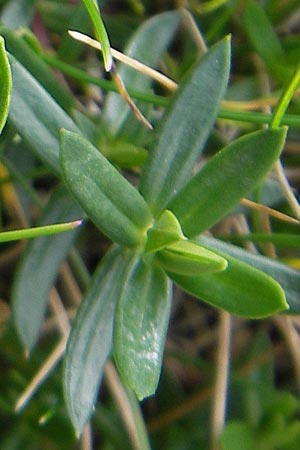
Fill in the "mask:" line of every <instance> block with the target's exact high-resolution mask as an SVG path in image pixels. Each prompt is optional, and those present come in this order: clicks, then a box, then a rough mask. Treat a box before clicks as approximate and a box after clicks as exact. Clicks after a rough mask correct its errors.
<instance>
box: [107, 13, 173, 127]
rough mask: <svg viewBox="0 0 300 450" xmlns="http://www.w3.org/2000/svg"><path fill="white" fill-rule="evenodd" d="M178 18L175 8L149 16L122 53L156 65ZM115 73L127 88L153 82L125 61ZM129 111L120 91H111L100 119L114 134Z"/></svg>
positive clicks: (145, 88)
mask: <svg viewBox="0 0 300 450" xmlns="http://www.w3.org/2000/svg"><path fill="white" fill-rule="evenodd" d="M179 19H180V16H179V14H178V12H174V11H172V12H165V13H162V14H159V15H157V16H154V17H152V18H151V19H149V20H148V21H147V22H145V23H144V24H143V25H142V26H141V27H140V28H139V29H138V30H137V32H136V33H134V35H133V36H132V38H131V40H130V42H129V44H128V45H127V46H126V48H125V50H124V53H125V54H126V55H128V56H131V57H132V58H135V59H137V60H139V61H141V62H143V63H144V64H147V65H149V66H150V67H153V68H156V67H157V66H158V64H159V62H160V60H161V58H162V56H163V54H164V52H165V51H166V50H167V47H168V45H169V44H170V41H171V39H172V37H173V36H174V33H175V31H176V29H177V27H178V24H179ZM154 41H155V43H154ZM118 73H119V75H120V76H121V77H122V80H123V82H124V84H125V86H126V88H134V89H135V90H138V91H141V92H143V91H147V90H148V89H149V88H150V86H151V84H152V80H151V79H150V78H149V77H147V76H145V75H143V74H141V73H140V72H137V71H136V70H134V69H132V68H130V67H127V66H125V65H119V66H118ZM129 114H130V110H129V108H128V105H126V103H125V102H124V100H123V99H122V98H121V97H120V95H118V94H115V93H111V94H109V95H108V96H107V99H106V102H105V106H104V109H103V119H104V121H105V122H106V124H107V126H108V127H109V129H110V131H111V132H112V133H113V134H114V135H116V134H118V133H119V132H120V130H121V128H122V126H123V125H124V122H125V121H126V119H127V117H128V116H129Z"/></svg>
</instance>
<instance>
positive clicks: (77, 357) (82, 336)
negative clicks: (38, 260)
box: [64, 247, 131, 434]
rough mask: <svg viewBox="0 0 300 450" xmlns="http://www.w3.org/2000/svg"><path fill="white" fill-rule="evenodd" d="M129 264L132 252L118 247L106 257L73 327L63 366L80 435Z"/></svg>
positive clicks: (109, 341) (108, 346) (108, 345)
mask: <svg viewBox="0 0 300 450" xmlns="http://www.w3.org/2000/svg"><path fill="white" fill-rule="evenodd" d="M130 260H131V252H130V251H127V253H125V252H122V251H121V250H120V248H119V247H118V248H113V249H112V250H111V251H110V252H109V253H108V254H107V255H106V256H105V258H104V260H103V261H102V262H101V263H100V266H99V269H98V270H97V271H96V273H95V275H94V277H93V280H92V283H91V285H90V289H89V291H88V293H87V296H86V298H84V299H83V301H82V303H81V305H80V307H79V310H78V312H77V315H76V318H75V321H74V323H73V326H72V331H71V334H70V337H69V340H68V345H67V352H66V359H65V366H64V391H65V398H66V403H67V407H68V410H69V414H70V417H71V420H72V423H73V425H74V428H75V430H76V432H77V433H78V434H81V432H82V430H83V428H84V426H85V424H86V422H87V421H88V420H89V417H90V415H91V413H92V410H93V406H94V402H95V400H96V396H97V392H98V387H99V384H100V381H101V378H102V375H103V370H104V366H105V363H106V361H107V358H108V356H109V354H110V352H111V346H112V333H113V320H114V311H115V306H116V301H117V299H118V298H119V296H120V293H121V292H122V289H123V286H124V283H125V281H126V277H127V267H128V264H129V263H130Z"/></svg>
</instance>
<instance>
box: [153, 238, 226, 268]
mask: <svg viewBox="0 0 300 450" xmlns="http://www.w3.org/2000/svg"><path fill="white" fill-rule="evenodd" d="M155 259H156V261H157V262H158V263H159V265H160V266H161V267H163V268H164V269H165V270H166V271H167V272H174V273H177V274H180V275H187V276H195V275H198V274H201V273H203V272H205V273H206V272H219V271H222V270H225V269H226V267H227V261H226V259H224V258H222V257H220V256H218V255H217V254H215V253H214V252H211V251H209V250H207V249H205V248H204V247H202V246H200V245H198V244H196V243H194V242H191V241H187V240H184V239H181V240H180V241H177V242H175V243H173V244H171V245H168V246H167V247H166V248H164V249H163V250H160V251H159V252H157V253H156V255H155Z"/></svg>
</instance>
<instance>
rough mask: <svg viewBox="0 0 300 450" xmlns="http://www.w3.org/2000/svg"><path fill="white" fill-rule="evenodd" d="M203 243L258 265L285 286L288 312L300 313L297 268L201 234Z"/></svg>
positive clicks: (298, 274)
mask: <svg viewBox="0 0 300 450" xmlns="http://www.w3.org/2000/svg"><path fill="white" fill-rule="evenodd" d="M198 241H199V242H200V243H201V244H204V245H205V246H206V247H207V248H209V249H210V250H212V251H215V250H219V251H221V252H222V253H224V254H228V255H232V256H234V257H236V258H239V259H240V260H242V261H244V262H246V263H247V264H250V265H251V266H252V267H256V268H257V269H259V270H262V271H263V272H265V273H266V274H268V275H270V276H271V277H273V278H274V279H275V280H276V281H277V282H278V283H280V285H281V287H282V288H283V290H284V292H285V295H286V300H287V303H288V305H289V309H288V311H287V313H289V314H299V313H300V298H299V292H300V273H299V271H297V270H294V269H292V268H291V267H288V266H286V265H284V264H281V263H280V262H278V261H274V260H272V259H270V258H266V257H265V256H261V255H253V254H252V253H250V252H248V251H246V250H244V249H242V248H240V247H237V246H235V245H231V244H228V243H225V242H222V241H220V240H219V239H213V238H207V237H204V236H201V238H199V239H198Z"/></svg>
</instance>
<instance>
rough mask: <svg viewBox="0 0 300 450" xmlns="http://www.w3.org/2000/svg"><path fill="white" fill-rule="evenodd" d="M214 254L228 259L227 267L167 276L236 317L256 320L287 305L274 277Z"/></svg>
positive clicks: (232, 259) (224, 254)
mask: <svg viewBox="0 0 300 450" xmlns="http://www.w3.org/2000/svg"><path fill="white" fill-rule="evenodd" d="M216 253H217V254H218V255H219V256H221V257H223V258H225V259H226V260H227V262H228V267H227V269H226V270H224V271H222V272H217V273H206V274H204V275H200V276H194V277H189V276H184V275H177V274H174V273H169V276H170V277H171V278H172V280H173V281H174V282H175V283H176V284H178V285H179V286H180V287H181V288H183V289H184V290H185V291H187V292H189V293H190V294H192V295H194V296H195V297H196V298H199V299H201V300H203V301H205V302H207V303H209V304H211V305H213V306H217V307H218V308H222V309H225V310H226V311H228V312H230V313H232V314H236V315H238V316H242V317H248V318H253V319H259V318H263V317H267V316H270V315H272V314H274V313H276V312H278V311H282V310H285V309H287V308H288V304H287V303H286V299H285V295H284V291H283V289H282V288H281V286H280V285H279V284H278V283H277V282H276V281H275V280H274V279H273V278H271V277H270V276H269V275H266V274H265V273H264V272H261V271H260V270H257V269H256V268H254V267H253V266H250V265H249V264H246V263H244V262H242V261H240V260H238V259H236V258H234V257H232V256H229V255H227V254H226V253H224V252H220V251H219V250H216Z"/></svg>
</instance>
